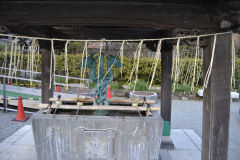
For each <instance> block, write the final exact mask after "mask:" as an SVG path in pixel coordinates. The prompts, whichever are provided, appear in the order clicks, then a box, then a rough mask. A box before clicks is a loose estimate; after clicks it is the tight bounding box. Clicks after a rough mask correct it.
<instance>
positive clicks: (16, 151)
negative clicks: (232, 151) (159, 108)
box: [0, 125, 201, 160]
mask: <svg viewBox="0 0 240 160" xmlns="http://www.w3.org/2000/svg"><path fill="white" fill-rule="evenodd" d="M171 138H172V140H173V143H174V145H175V149H170V150H161V154H162V159H161V160H201V151H200V149H201V138H200V137H199V136H198V135H197V134H196V133H195V132H194V131H193V130H191V129H172V133H171ZM163 157H164V158H163ZM0 159H1V160H37V156H36V151H35V144H34V139H33V132H32V126H31V125H25V126H24V127H22V128H21V129H19V130H18V131H17V132H15V133H14V134H13V135H12V136H10V137H8V138H7V139H5V140H4V141H3V142H2V143H0Z"/></svg>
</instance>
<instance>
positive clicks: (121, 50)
mask: <svg viewBox="0 0 240 160" xmlns="http://www.w3.org/2000/svg"><path fill="white" fill-rule="evenodd" d="M124 44H125V41H122V45H121V48H120V56H121V64H122V65H123V49H124ZM120 71H121V77H122V71H123V67H121V68H120Z"/></svg>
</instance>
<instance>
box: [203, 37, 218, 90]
mask: <svg viewBox="0 0 240 160" xmlns="http://www.w3.org/2000/svg"><path fill="white" fill-rule="evenodd" d="M216 40H217V35H216V34H215V35H214V39H213V48H212V57H211V61H210V64H209V67H208V70H207V73H206V76H205V78H204V82H203V91H204V89H205V88H207V85H208V82H209V78H210V75H211V72H212V66H213V59H214V54H215V48H216Z"/></svg>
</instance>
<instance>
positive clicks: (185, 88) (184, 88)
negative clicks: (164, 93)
mask: <svg viewBox="0 0 240 160" xmlns="http://www.w3.org/2000/svg"><path fill="white" fill-rule="evenodd" d="M172 88H173V87H172ZM175 92H191V87H190V86H187V85H182V84H176V85H175Z"/></svg>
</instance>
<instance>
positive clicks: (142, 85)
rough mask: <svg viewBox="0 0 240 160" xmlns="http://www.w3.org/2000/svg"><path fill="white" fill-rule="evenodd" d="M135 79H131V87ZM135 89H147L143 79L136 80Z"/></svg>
mask: <svg viewBox="0 0 240 160" xmlns="http://www.w3.org/2000/svg"><path fill="white" fill-rule="evenodd" d="M134 85H135V81H132V82H131V83H130V87H131V89H134ZM135 91H148V84H147V83H146V82H144V81H141V80H137V82H136V86H135Z"/></svg>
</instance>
